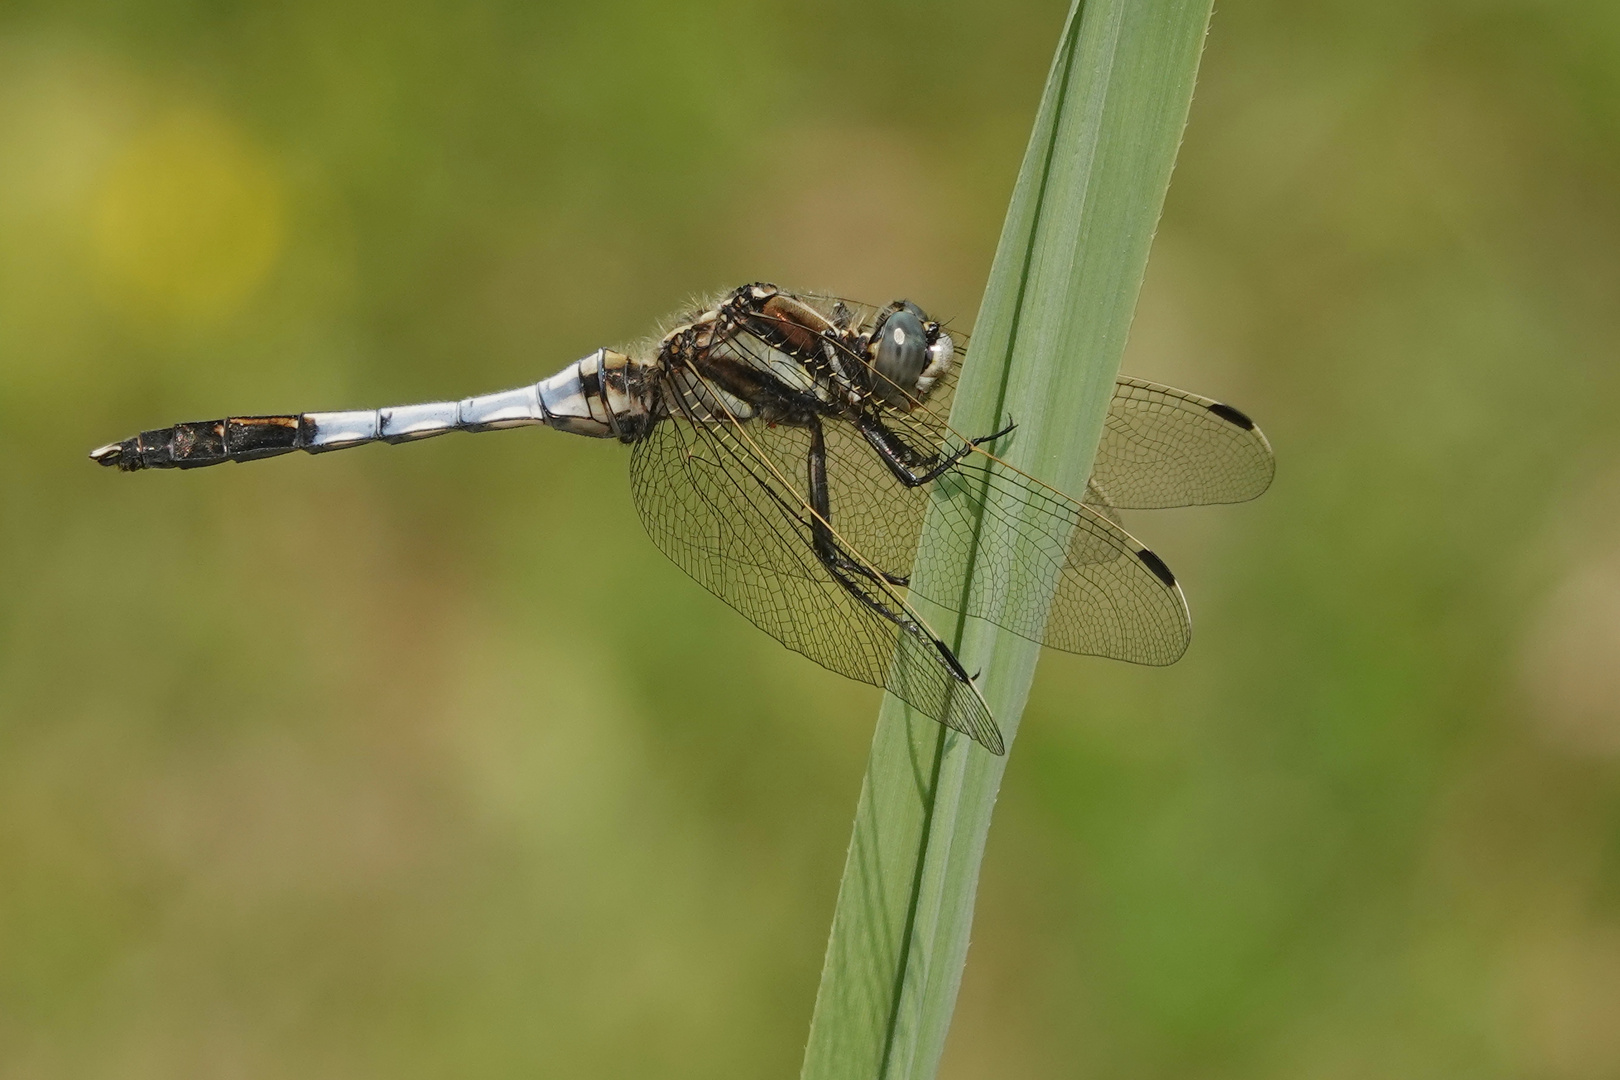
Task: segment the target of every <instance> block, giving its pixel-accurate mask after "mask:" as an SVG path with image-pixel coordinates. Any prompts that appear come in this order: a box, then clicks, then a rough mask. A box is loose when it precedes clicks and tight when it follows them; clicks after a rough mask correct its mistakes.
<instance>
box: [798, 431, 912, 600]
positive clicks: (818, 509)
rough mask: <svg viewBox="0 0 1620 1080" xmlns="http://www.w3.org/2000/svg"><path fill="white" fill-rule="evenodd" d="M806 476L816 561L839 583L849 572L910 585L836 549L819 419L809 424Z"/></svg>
mask: <svg viewBox="0 0 1620 1080" xmlns="http://www.w3.org/2000/svg"><path fill="white" fill-rule="evenodd" d="M808 474H809V475H808V477H807V479H808V480H809V487H810V508H811V509H812V510H814V511H815V515H814V517H813V518H812V520H811V522H810V534H811V539H812V542H813V543H814V545H815V549H816V558H818V559H820V560H821V563H822V565H823V566H825V567H826V568H827V569H828V570H829V571H831V572H832V573H833V576H834V577H837V578H839V579H840V580H842V579H843V578H842V574H843V572H849V573H855V574H859V575H861V576H862V577H864V578H869V579H872V580H877V579H879V578H881V579H882V580H884V581H886V582H888V583H889V584H890V585H897V586H900V587H901V588H904V587H905V586H907V585H909V584H910V583H911V579H910V578H907V577H902V576H901V575H899V574H891V573H888V572H887V571H884V570H877V571H874V570H872V569H871V568H870V567H867V566H866V565H864V564H862V563H860V562H858V561H856V560H854V559H851V558H850V557H849V556H848V555H846V554H845V553H844V550H843V548H842V547H840V546H839V544H838V538H837V537H836V536H834V535H833V531H832V526H831V522H832V501H831V499H830V498H829V497H828V493H827V440H826V437H825V435H824V434H823V433H822V428H821V421H820V420H812V421H811V424H810V453H809V455H808ZM863 599H864V597H863Z"/></svg>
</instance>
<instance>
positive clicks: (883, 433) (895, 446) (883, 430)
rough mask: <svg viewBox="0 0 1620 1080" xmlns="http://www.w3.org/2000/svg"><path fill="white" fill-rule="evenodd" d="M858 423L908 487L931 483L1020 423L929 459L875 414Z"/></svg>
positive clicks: (873, 445) (885, 462) (867, 439)
mask: <svg viewBox="0 0 1620 1080" xmlns="http://www.w3.org/2000/svg"><path fill="white" fill-rule="evenodd" d="M856 426H858V427H859V428H860V429H861V434H862V435H864V436H865V437H866V441H867V442H868V443H871V444H872V449H874V450H876V451H877V454H878V457H879V458H881V459H882V460H883V464H885V465H887V466H888V467H889V471H890V472H891V473H893V474H894V478H895V479H896V480H898V481H900V482H901V483H902V484H904V485H905V486H906V487H922V486H923V485H924V484H928V483H932V482H933V481H935V480H938V479H939V478H940V477H941V476H943V475H945V473H947V472H949V471H950V469H951V466H953V465H955V464H956V463H957V462H959V461H961V460H962V459H963V458H965V457H967V456H968V455H969V454H971V453H973V448H974V447H976V446H983V445H984V444H985V443H988V442H995V441H996V440H997V439H999V438H1001V437H1002V436H1003V435H1005V434H1007V433H1008V432H1010V431H1012V430H1013V428H1015V427H1017V426H1018V425H1017V424H1015V423H1012V422H1011V421H1009V422H1008V423H1007V426H1006V427H1004V428H1002V429H1001V430H1000V431H996V432H992V433H991V434H989V435H984V436H981V437H979V438H977V439H971V440H969V441H968V442H967V443H966V444H965V445H963V446H961V447H958V448H957V449H956V450H953V451H952V452H951V453H949V454H947V455H946V456H945V457H944V458H940V457H939V456H938V455H937V454H936V455H933V456H932V457H930V458H927V459H922V458H920V456H919V455H918V454H917V452H916V451H915V450H913V449H912V448H911V447H909V446H907V445H906V444H905V443H904V442H903V441H902V440H901V439H900V437H899V436H897V435H896V434H895V433H894V432H892V431H890V430H889V428H888V427H887V426H886V425H885V424H884V423H883V421H881V420H879V419H878V418H877V417H875V416H864V417H862V418H861V419H859V420H857V421H856ZM928 462H932V464H928ZM919 464H928V467H927V468H926V469H923V470H922V471H921V472H918V471H917V469H916V466H917V465H919Z"/></svg>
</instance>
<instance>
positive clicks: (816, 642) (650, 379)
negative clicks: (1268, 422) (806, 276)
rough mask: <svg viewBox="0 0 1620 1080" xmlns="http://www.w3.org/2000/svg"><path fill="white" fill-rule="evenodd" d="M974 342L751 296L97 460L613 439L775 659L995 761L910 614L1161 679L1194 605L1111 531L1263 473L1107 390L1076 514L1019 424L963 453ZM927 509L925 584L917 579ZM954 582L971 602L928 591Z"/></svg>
mask: <svg viewBox="0 0 1620 1080" xmlns="http://www.w3.org/2000/svg"><path fill="white" fill-rule="evenodd" d="M967 344H968V339H967V336H966V335H964V334H961V333H953V332H951V331H950V330H948V329H947V328H946V327H945V326H944V325H943V324H942V323H940V322H939V321H937V320H934V319H931V318H930V317H929V316H928V315H927V314H926V313H925V312H924V311H923V309H922V308H920V307H919V306H917V305H916V304H914V303H912V302H910V301H908V300H896V301H894V302H892V303H889V304H886V305H881V306H876V305H868V304H861V303H856V302H854V301H850V300H845V299H840V298H836V297H830V296H823V295H820V294H814V293H803V292H792V291H788V290H785V289H782V288H779V287H777V286H775V285H771V284H765V283H754V284H749V285H744V286H742V287H740V288H737V289H734V290H732V291H731V292H729V293H726V294H724V295H722V296H720V297H718V298H716V299H714V300H712V301H709V302H706V303H703V304H700V305H698V306H697V309H696V310H693V311H689V312H687V313H686V314H684V315H683V316H681V317H679V318H678V319H676V320H675V321H674V325H673V328H672V329H669V330H668V331H667V332H666V333H664V334H663V335H662V337H661V338H659V339H657V341H656V343H654V344H650V345H648V346H646V347H643V348H639V349H630V350H626V351H618V350H615V349H609V348H602V349H598V350H596V351H595V352H593V353H591V354H590V355H588V356H585V357H583V358H582V359H580V360H577V361H575V362H574V363H572V364H570V365H568V366H567V367H565V368H563V369H562V370H561V371H559V372H558V373H557V374H555V375H553V376H551V377H550V378H547V379H543V380H541V381H540V382H538V383H535V384H533V385H530V386H524V387H521V388H519V389H515V390H507V391H503V392H500V393H494V394H486V395H481V396H477V397H469V398H463V399H461V400H459V401H445V402H434V403H429V404H421V405H404V406H395V407H389V408H380V409H364V410H358V411H347V412H305V413H297V414H285V415H274V416H228V417H225V418H224V419H219V420H204V421H195V422H188V423H178V424H174V425H172V426H170V427H166V428H159V429H155V430H152V431H143V432H141V433H140V434H138V435H135V436H132V437H131V438H128V439H124V440H123V441H121V442H115V443H109V444H108V445H106V446H103V447H100V448H98V449H96V450H94V451H92V452H91V454H90V457H91V458H92V459H93V460H95V461H96V462H98V463H100V464H102V465H106V466H110V467H116V468H118V469H122V470H125V471H136V470H141V469H190V468H198V467H202V466H208V465H218V464H221V463H224V462H230V461H256V460H258V459H260V458H268V457H275V456H279V455H281V454H286V453H290V452H292V451H294V450H302V451H306V452H308V453H324V452H326V451H330V450H341V449H346V448H348V447H353V446H361V445H364V444H367V443H373V442H385V443H401V442H414V441H416V440H418V439H425V438H430V437H432V436H435V435H442V434H444V433H446V432H450V431H471V432H480V431H492V430H499V429H504V428H513V427H524V426H533V425H544V426H549V427H551V428H554V429H556V430H558V431H563V432H568V433H571V434H576V435H586V436H592V437H596V438H612V439H617V440H619V441H620V442H621V443H625V444H628V445H629V447H630V489H631V493H632V496H633V498H634V501H635V506H636V510H637V512H638V514H639V516H640V518H641V521H642V524H643V525H644V526H645V528H646V531H647V533H648V535H649V536H650V537H651V539H652V541H653V543H654V544H655V545H656V546H657V547H658V548H659V549H661V550H662V551H663V553H664V554H665V555H667V556H668V557H669V558H670V559H671V560H672V561H674V563H675V564H676V565H677V566H679V567H680V568H681V569H682V570H684V571H685V572H686V573H687V574H689V575H690V576H691V577H692V578H693V579H695V580H696V581H697V582H698V583H699V584H701V585H702V586H703V587H704V588H705V589H708V590H709V591H710V592H712V593H714V594H715V595H716V596H718V597H719V598H720V599H721V600H723V601H725V602H726V603H727V604H729V605H730V606H731V607H733V608H735V609H736V610H737V611H738V612H740V613H741V614H742V615H744V616H745V617H746V618H747V619H749V620H750V621H751V622H753V623H754V624H755V625H756V626H758V627H759V628H760V629H761V630H764V631H765V632H766V633H767V634H770V635H771V636H772V637H774V638H775V639H776V640H777V641H779V642H781V643H782V644H783V645H785V646H787V647H788V648H789V649H792V650H794V651H795V652H798V653H801V654H803V655H804V656H806V657H808V658H810V659H811V660H814V661H816V662H817V663H819V664H821V665H822V666H824V667H826V668H829V669H831V670H833V671H835V672H838V673H839V674H841V675H845V676H847V677H849V678H852V679H857V680H859V681H861V682H865V683H869V684H872V685H874V686H879V687H884V688H886V689H887V690H888V691H889V692H891V693H892V694H894V695H895V696H896V697H898V698H900V699H901V700H903V701H905V702H906V703H907V704H908V705H910V706H911V707H912V708H913V709H915V710H916V711H918V712H919V713H922V714H924V715H926V716H928V717H931V718H932V719H934V720H936V721H938V722H940V723H941V724H944V725H945V726H946V727H947V728H949V729H951V730H954V731H956V732H960V733H962V734H963V735H966V736H967V737H968V738H970V739H972V740H973V741H974V742H977V743H978V744H980V745H981V746H983V747H984V748H985V749H986V750H988V751H990V752H991V753H995V754H1001V753H1004V752H1005V742H1004V739H1003V737H1002V734H1001V731H1000V729H999V728H998V727H997V725H996V722H995V719H994V717H993V716H992V715H991V711H990V709H989V707H988V705H987V704H986V703H985V699H984V695H983V693H982V692H981V690H980V688H979V686H978V683H977V676H976V675H973V674H970V673H969V672H968V670H967V668H966V667H965V666H964V665H963V663H962V661H961V660H960V659H959V658H958V656H957V655H956V653H955V652H954V651H953V649H952V648H951V646H950V645H949V644H947V643H946V641H945V639H944V638H943V637H942V636H941V635H940V634H939V633H937V632H936V631H935V630H934V628H933V627H932V626H930V624H929V622H928V620H927V619H925V618H924V617H923V615H922V614H921V613H920V612H919V611H918V608H917V605H916V604H915V603H914V600H915V597H916V596H923V597H925V598H926V599H927V600H928V601H930V602H931V603H932V604H933V605H934V606H935V607H937V608H940V609H943V610H945V611H947V612H952V613H955V614H957V615H959V616H971V617H974V618H981V619H988V620H990V621H992V622H994V623H996V624H997V625H999V626H1001V627H1003V628H1005V629H1007V630H1009V631H1012V632H1013V633H1015V634H1018V635H1021V636H1023V637H1025V638H1027V639H1029V640H1031V641H1035V642H1039V643H1041V644H1044V645H1047V646H1050V647H1052V648H1054V649H1058V650H1062V651H1065V652H1071V653H1082V654H1089V655H1095V656H1103V657H1111V658H1114V659H1118V660H1125V661H1130V662H1134V663H1138V664H1151V665H1164V664H1170V663H1174V662H1175V661H1176V660H1177V659H1179V658H1180V657H1181V655H1182V654H1183V653H1184V652H1185V651H1186V649H1187V645H1188V642H1189V640H1190V635H1191V621H1190V618H1189V615H1188V611H1187V604H1186V600H1185V598H1184V596H1183V594H1182V591H1181V587H1180V585H1179V584H1178V583H1177V581H1176V578H1175V575H1174V574H1173V573H1171V571H1170V568H1169V567H1168V566H1166V565H1165V563H1164V560H1162V559H1161V558H1159V556H1157V555H1155V554H1154V553H1153V552H1152V551H1151V550H1150V549H1148V548H1147V547H1145V546H1143V545H1142V544H1141V543H1140V542H1138V541H1137V540H1136V539H1135V538H1134V537H1132V536H1131V535H1130V534H1129V533H1127V532H1126V531H1125V529H1124V528H1123V527H1122V525H1121V523H1120V517H1119V515H1118V513H1117V512H1116V511H1118V510H1134V509H1154V508H1162V507H1177V506H1193V505H1204V504H1212V503H1232V502H1243V501H1246V500H1249V499H1253V498H1255V497H1256V496H1258V495H1260V494H1261V493H1262V492H1263V491H1265V489H1266V488H1267V487H1268V486H1269V485H1270V483H1271V479H1272V475H1273V472H1274V470H1275V462H1274V458H1273V454H1272V450H1271V445H1270V443H1269V442H1267V440H1266V437H1265V435H1264V434H1262V433H1261V431H1260V429H1259V428H1258V427H1256V426H1255V424H1254V422H1253V421H1252V420H1250V419H1249V417H1248V416H1247V415H1245V414H1244V413H1243V412H1241V411H1239V410H1238V409H1236V408H1233V407H1232V406H1230V405H1226V404H1224V403H1221V402H1218V401H1215V400H1212V399H1210V398H1205V397H1200V396H1199V395H1196V394H1190V393H1187V392H1185V391H1182V390H1176V389H1173V388H1171V387H1168V386H1161V385H1159V384H1156V383H1151V382H1146V381H1143V380H1140V379H1134V378H1125V377H1121V378H1120V379H1119V380H1118V382H1117V383H1116V385H1115V388H1114V392H1113V397H1112V400H1111V401H1110V403H1109V410H1108V415H1107V420H1106V423H1105V426H1104V430H1103V435H1102V441H1101V444H1100V446H1099V447H1098V450H1097V455H1096V460H1095V465H1094V466H1093V471H1092V475H1091V477H1090V480H1089V481H1088V483H1087V485H1086V489H1085V492H1084V494H1083V495H1082V497H1081V498H1080V499H1075V498H1072V497H1070V496H1069V495H1066V494H1064V493H1063V492H1060V491H1058V490H1056V489H1054V488H1052V487H1049V486H1047V485H1046V484H1043V483H1041V482H1040V481H1038V480H1036V479H1034V478H1033V477H1031V476H1028V475H1026V474H1025V473H1023V472H1021V471H1019V470H1018V469H1016V468H1014V467H1013V466H1011V465H1009V464H1008V463H1007V462H1005V461H1003V460H1002V459H1001V458H1000V457H999V456H997V454H996V448H997V447H998V446H999V445H1003V443H1004V440H1007V439H1008V438H1009V437H1010V436H1012V435H1013V433H1014V431H1015V428H1016V425H1015V424H1013V423H1011V422H1009V423H1007V424H1006V425H1004V426H1003V427H1001V428H1000V429H999V430H996V431H992V432H986V433H981V434H977V435H973V436H967V435H963V434H959V433H958V432H956V431H955V430H953V429H952V428H951V427H950V425H949V424H948V423H947V422H946V420H945V417H946V416H947V415H948V414H949V411H950V405H951V401H952V398H953V395H954V393H955V389H956V382H957V377H958V374H959V372H960V371H961V366H962V361H963V359H965V357H966V352H967ZM930 511H932V512H933V514H934V517H935V520H936V525H935V527H934V529H933V531H932V532H931V533H930V536H931V540H930V543H929V545H928V546H927V548H926V549H925V554H924V558H926V559H928V560H930V565H929V567H928V569H929V571H930V572H929V573H926V574H923V575H920V576H918V578H917V579H916V580H915V581H914V580H913V576H912V575H913V570H914V568H915V567H914V564H915V562H916V559H917V552H918V544H919V538H920V537H921V535H922V532H923V526H924V522H925V519H927V517H928V516H929V514H930ZM934 564H938V565H934ZM952 580H954V581H957V582H961V581H963V580H967V581H969V585H968V586H967V587H966V588H965V589H960V590H950V589H946V588H943V587H938V586H933V585H930V584H928V583H929V582H935V581H952Z"/></svg>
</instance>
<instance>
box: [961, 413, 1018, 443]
mask: <svg viewBox="0 0 1620 1080" xmlns="http://www.w3.org/2000/svg"><path fill="white" fill-rule="evenodd" d="M1017 426H1018V422H1017V421H1015V420H1014V419H1013V418H1012V417H1010V416H1009V417H1007V426H1006V427H1004V428H1002V429H1001V430H1000V431H996V432H992V433H991V434H989V435H981V436H980V437H979V438H977V439H974V440H973V441H972V442H971V443H970V444H969V445H970V446H983V445H984V444H985V443H987V442H995V441H996V440H997V439H999V438H1001V437H1002V436H1003V435H1010V434H1012V431H1013V429H1014V428H1016V427H1017Z"/></svg>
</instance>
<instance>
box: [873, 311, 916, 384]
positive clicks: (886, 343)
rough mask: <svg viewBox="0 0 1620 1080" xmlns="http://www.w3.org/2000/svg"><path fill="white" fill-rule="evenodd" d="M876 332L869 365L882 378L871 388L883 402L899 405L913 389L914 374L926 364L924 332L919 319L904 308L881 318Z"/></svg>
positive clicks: (914, 382)
mask: <svg viewBox="0 0 1620 1080" xmlns="http://www.w3.org/2000/svg"><path fill="white" fill-rule="evenodd" d="M879 332H880V333H881V335H882V336H881V337H880V338H879V340H878V347H877V356H876V357H875V358H874V360H873V365H872V366H873V367H875V368H876V369H877V373H878V374H879V375H880V376H882V378H880V379H878V380H877V386H876V387H875V389H876V390H877V392H878V396H879V397H881V398H883V399H884V400H885V401H888V402H890V403H891V404H894V405H902V404H904V402H905V400H906V395H908V394H911V393H913V392H914V391H915V390H916V387H917V376H919V375H921V374H922V370H923V368H925V367H927V366H928V335H927V333H926V331H924V330H923V324H922V319H920V318H918V316H917V315H916V314H915V313H913V312H912V311H910V310H907V309H905V308H902V309H901V310H899V311H896V312H894V313H893V314H891V315H890V316H889V317H888V318H887V319H884V320H883V325H882V327H881V328H880V330H879Z"/></svg>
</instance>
